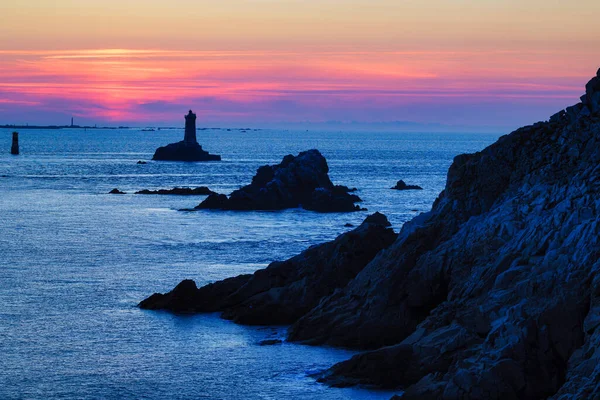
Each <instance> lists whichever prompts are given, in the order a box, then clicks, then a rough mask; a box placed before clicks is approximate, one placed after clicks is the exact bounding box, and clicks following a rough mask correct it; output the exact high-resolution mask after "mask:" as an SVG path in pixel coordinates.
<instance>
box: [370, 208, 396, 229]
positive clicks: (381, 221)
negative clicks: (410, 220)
mask: <svg viewBox="0 0 600 400" xmlns="http://www.w3.org/2000/svg"><path fill="white" fill-rule="evenodd" d="M365 222H366V223H368V224H377V225H383V226H392V224H390V221H388V219H387V217H386V216H385V215H383V214H382V213H380V212H379V211H376V212H375V213H374V214H371V215H369V216H368V217H367V218H365Z"/></svg>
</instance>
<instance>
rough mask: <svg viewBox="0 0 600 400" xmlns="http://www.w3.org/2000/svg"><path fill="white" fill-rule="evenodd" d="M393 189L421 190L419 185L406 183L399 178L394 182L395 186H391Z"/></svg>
mask: <svg viewBox="0 0 600 400" xmlns="http://www.w3.org/2000/svg"><path fill="white" fill-rule="evenodd" d="M392 189H393V190H423V188H422V187H421V186H417V185H407V184H406V183H404V181H403V180H399V181H398V182H396V186H394V187H393V188H392Z"/></svg>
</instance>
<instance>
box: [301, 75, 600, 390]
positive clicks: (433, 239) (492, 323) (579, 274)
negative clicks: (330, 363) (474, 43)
mask: <svg viewBox="0 0 600 400" xmlns="http://www.w3.org/2000/svg"><path fill="white" fill-rule="evenodd" d="M599 112H600V71H598V75H597V76H596V77H595V78H593V79H592V80H591V81H590V82H589V83H588V85H587V86H586V95H585V96H583V97H582V102H581V103H580V104H577V105H576V106H573V107H569V108H568V109H567V110H565V111H562V112H560V113H558V114H556V115H554V116H553V117H552V118H551V119H550V121H548V122H542V123H537V124H535V125H532V126H528V127H525V128H521V129H519V130H517V131H516V132H513V133H511V134H510V135H507V136H504V137H502V138H500V139H499V140H498V142H497V143H495V144H493V145H492V146H490V147H488V148H486V149H485V150H483V151H481V152H479V153H476V154H470V155H461V156H458V157H456V158H455V160H454V163H453V164H452V166H451V167H450V170H449V172H448V179H447V183H446V187H445V190H444V191H443V192H442V193H441V195H440V196H439V198H438V199H437V200H436V202H435V204H434V205H433V208H432V210H431V212H429V213H427V214H423V215H421V216H420V217H418V218H416V219H415V220H413V221H411V222H410V223H407V224H406V225H405V226H404V227H403V229H402V230H401V232H400V234H399V237H398V239H397V240H396V242H395V243H394V244H393V245H392V246H390V247H389V248H388V249H386V250H384V251H382V252H381V253H380V254H379V255H378V256H377V257H376V258H375V259H374V260H373V261H372V262H371V263H370V264H369V265H367V266H366V267H365V268H364V269H363V270H362V271H361V272H360V273H359V274H358V275H357V276H356V278H355V279H353V280H352V281H351V282H350V283H349V285H348V286H347V287H346V288H344V289H343V290H340V291H337V292H336V293H334V294H333V295H332V296H330V297H328V298H327V299H325V300H324V301H322V302H321V303H319V305H318V306H317V307H316V308H314V309H313V310H311V312H309V313H308V314H307V315H305V316H304V317H303V318H301V319H300V320H299V321H298V322H297V323H296V324H294V325H293V326H292V328H291V329H290V332H289V338H290V340H296V341H302V342H306V343H312V344H317V343H327V344H332V345H339V346H351V347H362V348H378V347H381V346H388V347H383V348H381V349H379V350H374V351H369V352H366V353H364V354H361V355H358V356H356V357H354V358H352V359H351V360H349V361H346V362H343V363H341V364H338V365H336V366H334V367H333V368H332V369H331V370H330V371H328V372H327V373H325V374H324V375H323V376H322V377H321V380H322V381H323V382H327V383H329V384H332V385H341V386H345V385H353V384H357V383H360V384H371V385H377V386H385V387H402V388H405V389H406V391H405V393H404V394H403V396H402V399H459V398H460V399H539V398H548V397H552V398H555V399H566V398H598V397H599V396H600V368H599V367H598V365H599V364H598V362H599V361H600V355H599V354H600V347H598V345H600V273H599V269H600V261H599V258H600V238H599V234H600V196H599V194H600V193H599V192H600V115H599Z"/></svg>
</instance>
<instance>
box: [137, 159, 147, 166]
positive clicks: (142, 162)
mask: <svg viewBox="0 0 600 400" xmlns="http://www.w3.org/2000/svg"><path fill="white" fill-rule="evenodd" d="M137 164H140V165H143V164H148V163H147V162H146V161H141V160H140V161H138V162H137Z"/></svg>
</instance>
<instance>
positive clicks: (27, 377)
mask: <svg viewBox="0 0 600 400" xmlns="http://www.w3.org/2000/svg"><path fill="white" fill-rule="evenodd" d="M182 136H183V132H182V130H161V131H156V132H140V131H139V130H88V131H84V130H77V129H73V130H24V131H21V134H20V144H21V152H22V154H21V155H20V156H18V157H15V156H11V155H10V154H8V150H9V149H10V140H11V135H10V131H9V130H0V151H1V152H2V153H1V154H0V398H2V399H17V398H43V399H47V398H105V399H120V398H145V399H163V398H210V399H281V398H299V399H366V398H382V399H387V398H389V397H390V396H391V393H390V392H375V391H369V390H365V389H331V388H327V387H325V386H323V385H320V384H318V383H316V382H315V380H314V379H313V378H311V377H310V374H311V372H315V371H319V370H321V369H324V368H327V367H329V366H331V365H332V364H333V363H335V362H338V361H341V360H344V359H347V358H349V357H350V356H351V355H352V354H354V353H353V352H351V351H347V350H341V349H332V348H323V347H309V346H301V345H295V344H289V343H285V344H283V345H276V346H259V345H258V342H259V341H261V340H263V339H267V338H273V337H284V336H285V327H275V328H272V327H244V326H238V325H235V324H233V323H231V322H228V321H223V320H220V319H219V318H218V316H217V315H213V314H209V315H198V316H174V315H171V314H168V313H164V312H151V311H142V310H139V309H138V308H136V304H137V303H138V302H139V301H140V300H142V299H144V298H145V297H147V296H148V295H150V294H152V293H154V292H158V291H160V292H164V291H168V290H170V289H171V288H172V287H173V286H175V285H176V284H177V283H178V282H179V281H181V280H182V279H184V278H191V279H194V280H196V282H197V283H198V284H199V285H200V284H205V283H208V282H211V281H214V280H217V279H221V278H225V277H228V276H231V275H236V274H240V273H248V272H252V271H254V270H256V269H258V268H262V267H264V266H266V265H267V264H268V263H270V262H271V261H274V260H281V259H285V258H288V257H290V256H293V255H295V254H297V253H299V252H300V251H302V250H303V249H305V248H307V247H308V246H310V245H313V244H316V243H320V242H323V241H326V240H331V239H333V238H334V237H336V236H337V235H338V234H340V233H342V232H344V231H345V230H347V229H348V228H344V224H345V223H353V224H359V223H360V221H361V220H362V219H364V217H365V216H366V215H367V213H366V212H359V213H352V214H317V213H313V212H308V211H303V210H286V211H281V212H219V211H198V212H182V211H177V210H179V209H182V208H189V207H193V206H195V205H196V204H198V203H199V202H200V201H201V200H203V199H204V197H202V196H200V197H177V196H143V195H133V194H127V195H121V196H119V195H109V194H107V192H108V191H109V190H111V189H112V188H115V187H117V188H119V189H121V190H123V191H125V192H128V193H132V192H133V191H136V190H140V189H158V188H171V187H174V186H200V185H205V186H209V187H210V188H211V189H213V190H215V191H218V192H222V193H229V192H230V191H231V190H233V189H236V188H238V187H239V186H241V185H244V184H247V183H249V182H250V180H251V178H252V176H253V174H254V172H255V171H256V169H257V168H258V166H260V165H263V164H268V163H277V162H279V161H280V160H281V158H282V157H283V156H284V155H286V154H290V153H292V154H296V153H298V152H299V151H302V150H307V149H310V148H318V149H319V150H320V151H321V152H322V153H323V155H324V156H325V157H326V158H327V160H328V163H329V167H330V176H331V178H332V180H333V182H334V183H337V184H344V185H347V186H351V187H357V188H358V189H359V191H358V193H357V194H358V195H359V196H360V197H362V198H363V200H364V202H363V203H362V206H364V207H366V208H368V209H369V213H370V212H374V211H381V212H383V213H385V214H386V215H387V216H388V217H389V219H390V220H391V221H392V223H393V225H394V228H395V229H399V228H400V227H401V225H402V223H404V222H405V221H407V220H408V219H410V218H411V217H413V216H414V215H416V214H417V213H418V212H422V211H427V210H429V208H430V207H431V203H432V202H433V200H434V199H435V198H436V196H437V195H438V193H439V192H440V190H441V189H442V188H443V185H444V182H445V178H446V171H447V168H448V166H449V165H450V163H451V161H452V158H453V157H454V156H456V155H457V154H460V153H464V152H474V151H478V150H481V149H483V148H484V147H485V146H486V145H488V144H491V143H492V142H493V141H495V140H496V139H497V136H494V135H483V134H479V135H478V134H469V135H466V134H406V133H377V132H371V133H323V132H308V131H307V132H292V131H271V130H256V131H255V130H251V131H245V132H242V131H238V130H231V131H227V130H203V131H199V132H198V137H199V141H200V142H201V143H202V144H203V146H204V148H205V149H207V150H209V151H210V152H212V153H217V154H221V155H222V157H223V161H222V162H217V163H174V162H152V161H149V160H150V158H151V157H152V154H153V152H154V149H155V148H156V147H158V146H160V145H164V144H167V143H170V142H174V141H178V140H180V138H181V137H182ZM138 160H147V161H148V163H147V164H145V165H138V164H137V161H138ZM398 179H404V180H405V181H406V182H407V183H409V184H418V185H420V186H423V187H424V188H425V190H423V191H406V192H399V191H394V190H390V187H391V186H393V185H394V184H395V182H396V181H397V180H398Z"/></svg>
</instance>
